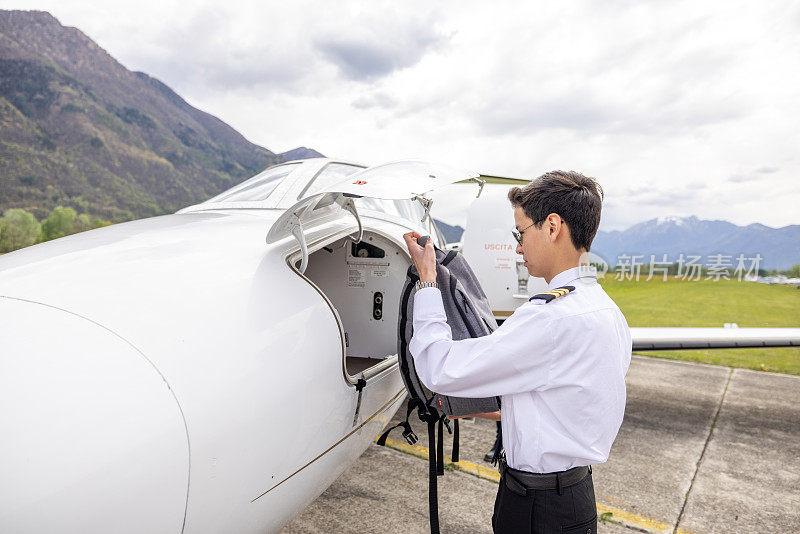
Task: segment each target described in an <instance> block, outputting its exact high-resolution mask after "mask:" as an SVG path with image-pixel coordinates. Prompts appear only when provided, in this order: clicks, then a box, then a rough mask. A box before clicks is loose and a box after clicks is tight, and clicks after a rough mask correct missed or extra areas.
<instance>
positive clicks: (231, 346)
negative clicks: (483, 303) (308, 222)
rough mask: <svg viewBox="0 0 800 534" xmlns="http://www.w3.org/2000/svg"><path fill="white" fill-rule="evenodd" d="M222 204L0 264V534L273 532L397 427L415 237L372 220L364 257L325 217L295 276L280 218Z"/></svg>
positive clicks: (309, 237)
mask: <svg viewBox="0 0 800 534" xmlns="http://www.w3.org/2000/svg"><path fill="white" fill-rule="evenodd" d="M322 163H325V162H324V161H323V162H322ZM315 164H318V163H315ZM213 208H214V207H213V206H212V207H211V208H209V209H198V210H195V211H191V210H190V211H189V212H185V213H179V214H174V215H167V216H162V217H155V218H150V219H144V220H139V221H134V222H129V223H124V224H119V225H114V226H110V227H106V228H101V229H98V230H94V231H90V232H85V233H82V234H77V235H73V236H69V237H66V238H62V239H58V240H55V241H52V242H48V243H44V244H41V245H37V246H34V247H30V248H28V249H24V250H21V251H17V252H15V253H10V254H6V255H4V256H3V257H2V258H0V319H1V321H0V351H1V352H0V363H2V372H0V427H2V428H3V434H4V439H3V440H0V479H1V480H3V483H2V485H0V503H2V504H0V531H3V532H12V531H13V532H48V531H58V532H100V531H113V532H264V531H267V532H273V531H277V530H279V529H280V528H281V527H282V526H283V525H284V524H285V523H286V522H288V521H289V520H290V519H291V518H292V517H294V516H295V515H296V514H297V513H298V512H299V511H301V510H302V509H303V508H304V507H305V506H306V505H308V504H309V503H310V502H311V501H312V500H313V499H315V498H316V497H317V496H318V495H319V494H320V493H321V492H322V491H324V490H325V488H327V487H328V486H329V485H330V484H331V483H332V482H333V481H334V480H335V479H336V478H337V477H338V476H339V475H340V474H341V473H342V472H343V471H344V470H345V469H346V468H347V467H349V466H350V465H351V464H352V462H353V461H355V460H356V459H357V458H358V457H359V456H360V455H361V454H362V453H363V451H364V450H365V449H366V448H367V447H368V446H369V444H370V443H372V442H373V441H374V439H375V438H376V437H377V435H378V434H379V432H380V430H381V429H382V428H383V427H384V426H385V425H386V423H387V422H388V421H389V420H390V419H391V417H392V416H393V415H394V413H395V411H396V410H397V408H398V406H399V405H400V403H401V402H402V400H403V399H404V397H405V389H404V387H403V383H402V380H401V377H400V374H399V371H398V365H397V359H396V342H397V338H396V331H397V330H396V328H397V322H396V321H397V311H398V308H399V306H398V303H399V291H400V289H401V287H402V282H403V280H404V279H405V271H406V269H407V267H408V265H409V262H410V259H409V257H408V255H407V252H406V251H405V250H404V249H405V247H404V245H403V241H402V234H403V233H404V232H407V231H409V230H412V229H414V230H417V231H420V232H422V231H424V227H423V225H422V224H421V223H420V222H419V221H418V220H416V221H414V220H411V219H409V220H406V221H404V220H400V219H397V218H396V217H395V218H392V217H377V216H376V217H370V216H365V215H362V224H363V230H364V236H363V238H364V241H365V242H371V243H373V244H376V245H377V246H379V247H381V248H382V250H384V251H386V258H385V259H379V261H372V264H369V261H371V260H370V259H366V260H364V262H366V263H364V262H362V263H360V264H359V263H358V262H356V261H355V259H359V260H360V258H353V257H351V256H352V254H351V253H350V248H349V247H350V246H351V245H350V243H351V240H349V238H347V236H348V235H352V234H354V232H355V231H356V228H357V227H356V222H355V220H354V219H353V217H351V216H350V215H349V214H346V217H339V218H333V219H331V220H330V221H327V222H324V223H323V224H318V225H316V226H314V227H313V228H310V229H307V231H306V232H305V238H306V242H307V243H308V252H309V253H310V254H311V257H310V262H309V263H310V265H309V269H308V271H307V272H306V273H305V275H303V274H301V273H300V272H299V270H298V269H297V267H296V265H297V263H299V257H298V256H299V252H298V251H299V245H298V242H297V240H295V239H294V238H292V237H288V238H285V239H281V240H279V241H277V242H275V243H273V244H266V243H265V236H266V234H267V232H268V230H269V229H270V226H271V225H272V224H273V223H274V222H275V220H276V219H277V218H278V216H280V215H281V214H282V213H284V211H285V209H222V208H220V209H213ZM334 246H335V248H336V250H333V248H323V247H334ZM315 267H316V271H315ZM323 267H324V268H323ZM348 269H350V273H352V272H353V269H355V270H356V271H357V272H358V273H360V275H363V276H364V278H365V281H362V282H363V283H362V282H359V281H358V280H356V282H355V283H353V278H352V276H351V278H350V279H348ZM378 290H380V291H382V292H383V293H384V294H385V307H384V310H385V311H384V314H385V315H384V317H381V318H378V319H376V318H375V316H372V315H371V313H372V307H371V306H372V304H371V302H372V299H373V295H374V293H375V291H378ZM332 299H334V300H336V302H333V300H332ZM351 308H352V309H351ZM356 323H357V324H356ZM376 332H377V333H378V334H380V335H376V334H375V333H376ZM348 333H349V336H348V335H347V334H348ZM387 333H388V334H387ZM392 334H393V335H392ZM347 345H349V347H348V346H347ZM359 351H360V352H359ZM369 351H373V352H374V353H368V352H369ZM350 356H353V358H352V361H351V359H350ZM369 358H374V360H372V359H369ZM365 362H366V363H365ZM351 364H352V365H353V366H354V367H353V368H351V367H350V365H351ZM359 378H362V379H364V381H363V382H362V384H363V387H357V385H358V382H359V380H358V379H359Z"/></svg>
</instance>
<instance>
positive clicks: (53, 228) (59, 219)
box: [42, 206, 78, 241]
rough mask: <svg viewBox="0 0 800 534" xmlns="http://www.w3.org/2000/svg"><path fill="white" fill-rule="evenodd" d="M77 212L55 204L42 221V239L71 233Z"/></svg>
mask: <svg viewBox="0 0 800 534" xmlns="http://www.w3.org/2000/svg"><path fill="white" fill-rule="evenodd" d="M77 215H78V214H77V213H75V210H74V209H72V208H65V207H63V206H56V207H55V208H53V211H52V212H51V213H50V215H48V216H47V218H46V219H45V220H44V221H42V241H49V240H51V239H56V238H58V237H64V236H65V235H68V234H71V233H72V226H73V224H74V223H75V218H76V217H77Z"/></svg>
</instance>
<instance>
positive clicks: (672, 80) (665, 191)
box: [0, 0, 800, 230]
mask: <svg viewBox="0 0 800 534" xmlns="http://www.w3.org/2000/svg"><path fill="white" fill-rule="evenodd" d="M0 7H3V8H6V9H41V10H46V11H49V12H51V13H52V14H53V15H55V16H56V17H57V18H58V19H59V20H60V21H61V23H62V24H64V25H69V26H76V27H78V28H79V29H81V30H82V31H83V32H84V33H86V34H87V35H88V36H89V37H91V38H92V39H94V40H95V41H97V42H98V43H99V44H100V46H102V47H103V48H105V49H106V50H107V51H108V52H109V53H110V54H111V55H113V56H114V57H115V58H117V59H118V60H119V61H120V62H121V63H122V64H124V65H125V66H126V67H128V68H130V69H132V70H141V71H144V72H147V73H148V74H150V75H152V76H155V77H157V78H159V79H161V80H162V81H164V82H165V83H167V84H168V85H169V86H171V87H172V88H173V89H175V90H176V91H177V92H178V93H180V94H181V95H182V96H183V97H184V98H186V99H187V100H188V101H189V102H190V103H191V104H193V105H195V106H197V107H199V108H201V109H203V110H206V111H208V112H210V113H213V114H215V115H217V116H218V117H220V118H221V119H223V120H224V121H226V122H228V123H229V124H231V125H232V126H233V127H234V128H236V129H238V130H239V131H240V132H242V133H243V134H244V135H245V136H246V137H247V138H248V139H250V140H251V141H253V142H255V143H258V144H260V145H263V146H265V147H267V148H269V149H270V150H273V151H275V152H280V151H285V150H288V149H291V148H294V147H296V146H299V145H305V146H308V147H313V148H315V149H317V150H319V151H320V152H322V153H324V154H326V155H329V156H335V157H343V158H347V159H352V160H357V161H363V162H365V163H381V162H384V161H388V160H397V159H407V158H414V159H431V160H436V161H441V162H444V163H449V164H451V165H456V166H462V167H465V168H469V169H472V170H475V171H478V172H482V173H485V174H495V175H504V176H514V177H522V178H533V177H536V176H538V175H540V174H542V173H543V172H545V171H547V170H551V169H572V170H577V171H581V172H583V173H584V174H588V175H590V176H594V177H596V178H597V179H598V180H599V181H600V183H601V184H602V185H603V187H604V189H605V192H606V202H605V205H604V213H603V224H602V228H603V229H605V230H611V229H624V228H627V227H628V226H630V225H632V224H634V223H636V222H640V221H643V220H647V219H650V218H653V217H657V216H668V215H678V216H688V215H697V216H699V217H701V218H717V219H725V220H729V221H732V222H734V223H736V224H749V223H752V222H761V223H764V224H767V225H770V226H784V225H787V224H798V223H800V210H798V207H797V206H798V201H800V159H798V150H799V149H800V133H798V132H799V131H800V130H799V129H798V124H797V123H798V120H799V119H800V68H798V65H800V4H797V3H793V2H790V1H773V2H752V1H747V2H745V1H730V0H726V1H718V2H696V1H674V2H664V1H657V0H652V1H626V0H613V1H609V2H588V1H587V2H531V1H520V2H471V1H464V0H459V1H451V2H396V1H392V2H381V1H375V0H371V1H366V2H324V1H318V2H301V1H294V2H268V1H263V0H258V1H256V0H253V1H243V0H229V1H227V2H207V1H203V0H198V1H193V2H185V1H176V0H157V1H153V0H138V1H137V2H120V1H118V0H106V1H104V2H98V1H96V0H95V1H87V0H38V1H28V0H19V1H12V0H0ZM465 195H467V194H466V193H465V194H464V195H460V196H459V195H457V196H459V197H464V198H466V196H465ZM463 202H464V200H460V201H459V202H453V201H448V199H442V198H440V199H438V200H437V205H436V207H435V208H434V212H436V211H437V210H438V216H439V217H440V218H442V219H444V220H446V221H447V222H451V223H459V222H460V223H463V215H462V213H463V211H462V210H463ZM435 214H436V213H435Z"/></svg>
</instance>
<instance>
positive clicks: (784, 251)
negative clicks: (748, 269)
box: [592, 216, 800, 269]
mask: <svg viewBox="0 0 800 534" xmlns="http://www.w3.org/2000/svg"><path fill="white" fill-rule="evenodd" d="M592 252H595V253H597V254H599V255H600V256H601V257H603V258H604V259H605V260H606V261H607V262H608V263H609V264H611V265H615V264H616V263H617V262H618V258H619V256H620V255H622V254H627V255H634V254H636V255H643V262H644V263H648V262H649V261H650V255H651V254H654V255H655V256H656V258H655V261H661V260H662V259H663V255H664V254H666V255H667V261H671V262H672V261H677V260H678V257H679V255H680V254H684V255H685V256H688V255H690V254H691V255H701V256H702V257H703V260H702V261H701V263H703V264H706V263H707V258H708V256H711V255H716V254H723V255H725V256H731V257H732V262H733V265H734V266H735V265H736V258H737V257H738V256H739V255H740V254H744V256H745V257H747V258H751V257H755V255H756V254H760V255H761V257H762V259H761V260H760V265H759V266H760V267H761V268H762V269H788V268H790V267H791V266H792V265H794V264H797V263H800V225H791V226H784V227H783V228H771V227H769V226H765V225H763V224H758V223H755V224H750V225H747V226H737V225H735V224H733V223H730V222H728V221H720V220H714V221H711V220H704V219H698V218H697V217H694V216H692V217H659V218H657V219H651V220H649V221H645V222H642V223H639V224H636V225H634V226H631V227H630V228H628V229H627V230H623V231H619V230H615V231H611V232H603V231H600V232H598V233H597V236H596V237H595V240H594V243H593V244H592ZM748 264H749V263H748Z"/></svg>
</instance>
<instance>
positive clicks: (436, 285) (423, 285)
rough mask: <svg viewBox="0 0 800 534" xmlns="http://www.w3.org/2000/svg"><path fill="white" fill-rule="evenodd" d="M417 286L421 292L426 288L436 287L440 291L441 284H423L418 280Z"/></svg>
mask: <svg viewBox="0 0 800 534" xmlns="http://www.w3.org/2000/svg"><path fill="white" fill-rule="evenodd" d="M415 286H416V289H417V291H419V290H420V289H423V288H426V287H435V288H436V289H439V284H438V283H436V282H423V281H422V280H417V283H416V284H415Z"/></svg>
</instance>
